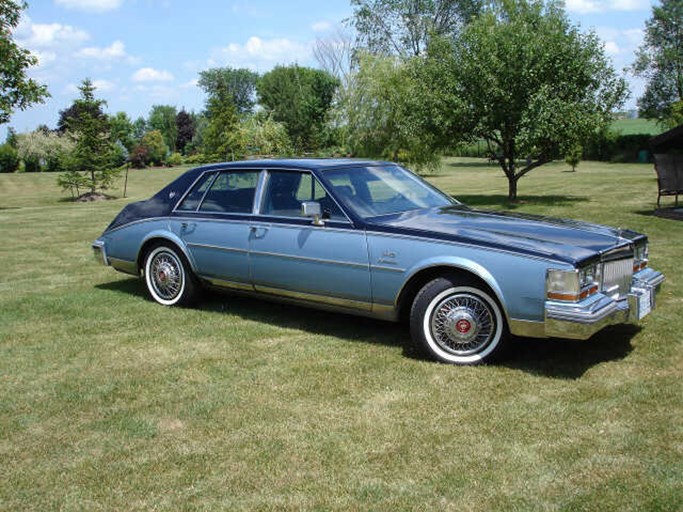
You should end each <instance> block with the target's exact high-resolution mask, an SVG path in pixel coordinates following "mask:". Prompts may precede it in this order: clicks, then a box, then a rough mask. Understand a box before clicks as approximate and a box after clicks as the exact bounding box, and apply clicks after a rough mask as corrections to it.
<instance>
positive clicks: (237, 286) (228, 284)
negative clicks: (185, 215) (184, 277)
mask: <svg viewBox="0 0 683 512" xmlns="http://www.w3.org/2000/svg"><path fill="white" fill-rule="evenodd" d="M198 277H199V278H200V279H203V280H204V281H206V282H208V283H209V284H211V285H213V286H218V287H219V288H227V289H230V290H244V291H254V287H253V286H252V285H251V284H248V283H238V282H236V281H225V280H223V279H217V278H215V277H206V276H198Z"/></svg>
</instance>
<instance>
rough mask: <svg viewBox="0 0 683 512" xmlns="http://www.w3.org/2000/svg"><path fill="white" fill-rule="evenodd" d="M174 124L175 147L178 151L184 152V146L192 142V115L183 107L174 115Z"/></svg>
mask: <svg viewBox="0 0 683 512" xmlns="http://www.w3.org/2000/svg"><path fill="white" fill-rule="evenodd" d="M175 124H176V126H177V128H178V134H177V135H176V142H175V147H176V149H177V150H178V151H180V152H181V153H183V154H185V147H186V146H187V145H188V144H189V143H190V142H192V138H193V137H194V132H195V128H194V116H192V115H190V114H188V113H187V112H186V111H185V109H181V110H180V112H178V115H176V117H175Z"/></svg>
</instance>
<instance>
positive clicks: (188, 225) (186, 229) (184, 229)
mask: <svg viewBox="0 0 683 512" xmlns="http://www.w3.org/2000/svg"><path fill="white" fill-rule="evenodd" d="M196 227H197V224H195V223H194V222H182V223H181V224H180V232H181V233H185V234H190V233H192V232H194V230H195V228H196Z"/></svg>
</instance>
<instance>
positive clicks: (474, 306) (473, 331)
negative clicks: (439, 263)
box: [430, 293, 495, 355]
mask: <svg viewBox="0 0 683 512" xmlns="http://www.w3.org/2000/svg"><path fill="white" fill-rule="evenodd" d="M430 324H431V331H432V335H433V337H434V340H435V341H436V343H437V344H438V345H439V346H440V347H441V348H443V349H444V350H445V351H448V352H452V353H454V354H458V355H468V354H474V353H476V352H478V351H480V350H482V348H484V347H485V346H486V345H487V344H488V343H490V342H491V339H492V338H493V334H494V330H493V327H494V325H495V320H494V318H493V313H492V311H491V308H489V307H488V305H487V304H486V303H485V302H484V301H482V300H481V299H480V298H479V297H476V296H474V295H471V294H469V293H463V294H457V295H453V296H449V297H446V298H445V299H444V300H442V301H441V302H440V303H439V304H438V305H437V306H436V307H435V308H434V311H433V313H432V317H431V322H430Z"/></svg>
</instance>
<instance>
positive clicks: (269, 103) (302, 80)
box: [257, 65, 339, 151]
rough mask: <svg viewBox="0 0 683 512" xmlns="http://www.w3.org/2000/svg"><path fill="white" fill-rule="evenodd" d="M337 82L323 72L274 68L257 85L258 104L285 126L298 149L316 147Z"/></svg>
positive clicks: (301, 68)
mask: <svg viewBox="0 0 683 512" xmlns="http://www.w3.org/2000/svg"><path fill="white" fill-rule="evenodd" d="M338 86H339V81H338V80H337V79H336V78H334V77H333V76H332V75H330V74H329V73H327V72H326V71H322V70H319V69H312V68H306V67H301V66H298V65H292V66H276V67H275V68H274V69H272V70H271V71H269V72H268V73H266V74H265V75H263V77H262V78H261V80H260V81H259V83H258V85H257V91H258V96H259V103H260V104H261V106H262V107H263V108H264V109H265V111H266V112H267V113H268V114H270V115H272V117H273V119H274V120H275V121H278V122H281V123H284V125H285V126H286V127H287V133H288V134H289V137H290V138H291V139H292V142H293V143H294V144H295V146H296V147H297V149H299V150H300V151H301V150H304V151H306V150H311V149H315V148H317V147H318V145H319V142H320V137H321V135H322V134H323V132H324V125H325V120H326V116H327V113H328V111H329V109H330V106H331V104H332V99H333V97H334V93H335V90H336V89H337V87H338Z"/></svg>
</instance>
